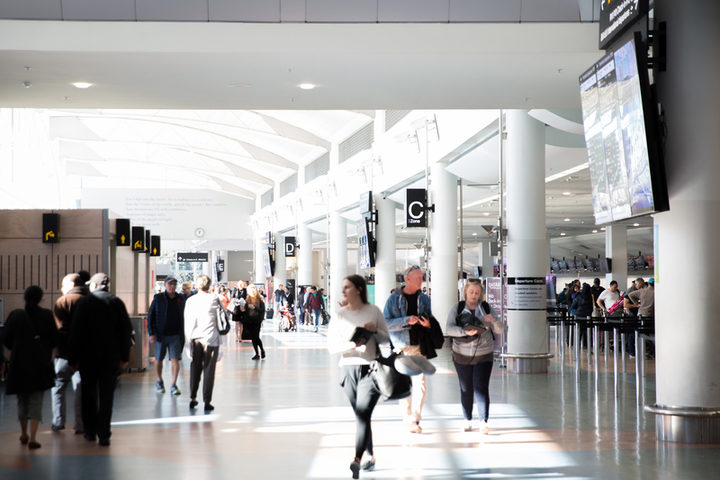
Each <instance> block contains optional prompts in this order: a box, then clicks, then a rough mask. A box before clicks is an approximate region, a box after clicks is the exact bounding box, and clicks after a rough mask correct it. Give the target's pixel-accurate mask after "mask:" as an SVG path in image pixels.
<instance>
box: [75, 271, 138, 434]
mask: <svg viewBox="0 0 720 480" xmlns="http://www.w3.org/2000/svg"><path fill="white" fill-rule="evenodd" d="M109 283H110V279H109V278H108V276H107V275H106V274H104V273H96V274H95V275H93V276H92V277H91V278H90V284H89V291H90V294H89V295H87V296H86V297H84V298H82V299H81V300H80V301H79V302H78V304H77V310H76V311H75V316H74V317H73V322H72V327H71V329H70V363H71V364H72V365H75V366H78V367H79V369H80V377H81V378H82V382H83V388H82V416H83V426H84V428H85V438H86V439H87V440H88V441H91V442H94V441H95V439H96V436H97V439H98V443H99V444H100V445H102V446H108V445H110V420H111V419H112V407H113V395H114V393H115V385H116V384H117V378H118V376H119V374H120V372H121V371H123V370H125V369H126V368H127V366H128V359H129V357H130V346H131V343H130V342H131V340H130V336H131V332H132V326H131V324H130V317H128V313H127V310H126V309H125V304H124V303H123V301H122V300H120V299H119V298H117V297H116V296H115V295H113V294H111V293H110V292H108V290H107V288H108V284H109Z"/></svg>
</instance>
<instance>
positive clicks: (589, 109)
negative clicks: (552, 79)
mask: <svg viewBox="0 0 720 480" xmlns="http://www.w3.org/2000/svg"><path fill="white" fill-rule="evenodd" d="M639 45H641V43H640V40H639V37H638V36H635V37H634V38H633V39H631V40H629V41H627V42H624V43H622V44H621V45H620V46H619V47H618V48H616V49H615V50H613V51H612V52H611V53H609V54H608V55H606V56H604V57H603V58H602V59H600V61H598V62H597V63H596V64H595V65H593V66H592V67H591V68H590V69H589V70H587V71H586V72H585V73H583V74H582V75H581V76H580V79H579V81H580V97H581V104H582V112H583V127H584V130H585V142H586V145H587V151H588V165H589V170H590V182H591V184H592V198H593V212H594V216H595V223H596V224H603V223H609V222H613V221H618V220H623V219H626V218H631V217H636V216H639V215H645V214H648V213H653V212H657V211H662V210H667V208H668V205H667V187H666V185H665V177H664V172H663V167H662V158H661V154H660V153H661V150H660V145H659V142H658V137H657V134H656V133H655V126H656V114H655V113H654V112H653V111H652V109H651V108H649V107H648V106H649V105H650V98H649V97H650V91H649V90H650V88H649V86H648V78H647V77H648V75H647V69H646V68H642V67H641V65H644V62H640V59H639V57H638V46H639Z"/></svg>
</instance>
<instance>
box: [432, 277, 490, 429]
mask: <svg viewBox="0 0 720 480" xmlns="http://www.w3.org/2000/svg"><path fill="white" fill-rule="evenodd" d="M463 298H464V299H465V300H464V301H462V302H460V303H457V304H455V305H454V306H453V307H452V308H451V309H450V313H449V314H448V319H447V325H446V328H445V331H446V333H447V335H448V336H450V337H451V339H452V358H453V363H454V364H455V370H456V371H457V374H458V380H459V382H460V403H461V404H462V409H463V415H464V416H465V420H466V424H465V426H464V428H463V430H464V431H466V432H469V431H471V430H472V410H473V396H474V397H475V400H476V401H477V402H478V410H479V413H480V418H481V419H482V420H483V425H482V428H481V432H482V433H483V434H487V433H489V427H488V418H489V414H490V392H489V390H490V373H491V372H492V367H493V350H494V346H495V335H494V333H493V330H495V331H496V332H497V333H500V332H502V324H501V323H500V322H499V321H497V320H495V318H494V317H493V316H492V315H491V314H490V306H489V305H488V304H487V303H486V302H483V301H482V298H483V290H482V284H481V281H480V279H477V278H469V279H468V281H467V283H466V284H465V288H464V289H463Z"/></svg>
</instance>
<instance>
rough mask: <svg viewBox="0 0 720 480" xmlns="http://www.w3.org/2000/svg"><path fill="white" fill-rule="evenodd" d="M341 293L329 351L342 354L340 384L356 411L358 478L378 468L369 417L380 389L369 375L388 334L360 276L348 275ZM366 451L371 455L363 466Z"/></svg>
mask: <svg viewBox="0 0 720 480" xmlns="http://www.w3.org/2000/svg"><path fill="white" fill-rule="evenodd" d="M342 296H343V303H344V305H345V306H344V307H343V308H341V309H340V311H339V312H338V314H337V318H333V320H332V322H330V326H329V328H328V350H330V353H340V354H341V357H340V362H339V365H340V368H341V370H342V372H341V376H342V380H341V382H340V385H342V387H343V389H344V390H345V394H346V395H347V397H348V400H350V405H351V406H352V408H353V411H354V412H355V418H356V421H357V429H356V433H355V458H353V461H352V463H350V470H351V471H352V478H358V477H359V475H360V468H362V469H363V470H373V469H374V468H375V455H374V451H373V441H372V428H371V426H370V419H371V417H372V412H373V409H374V408H375V405H376V404H377V402H378V399H379V398H380V392H379V391H378V389H377V387H376V386H375V382H374V380H373V379H372V376H371V375H370V363H371V362H372V361H373V360H375V358H376V357H377V355H378V344H381V343H386V342H387V341H388V338H389V335H388V329H387V324H386V323H385V317H384V316H383V314H382V312H381V311H380V309H379V308H378V307H376V306H375V305H371V304H369V303H368V300H367V289H366V284H365V279H364V278H362V277H361V276H359V275H350V276H349V277H346V278H345V279H344V280H343V283H342ZM365 452H367V454H368V455H369V456H370V458H368V460H367V461H366V462H365V463H363V464H362V467H361V464H360V461H361V460H362V456H363V453H365Z"/></svg>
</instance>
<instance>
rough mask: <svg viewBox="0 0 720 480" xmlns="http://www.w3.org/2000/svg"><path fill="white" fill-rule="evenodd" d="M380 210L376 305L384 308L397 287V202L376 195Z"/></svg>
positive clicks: (377, 205) (376, 206)
mask: <svg viewBox="0 0 720 480" xmlns="http://www.w3.org/2000/svg"><path fill="white" fill-rule="evenodd" d="M375 208H376V209H377V211H378V224H377V234H376V238H375V239H376V240H377V255H376V257H375V305H377V306H378V307H380V309H381V310H382V309H383V308H385V302H386V301H387V299H388V297H389V296H390V290H392V289H393V288H395V259H396V255H395V202H393V201H392V200H390V199H387V198H383V196H382V195H381V194H376V195H375Z"/></svg>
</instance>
